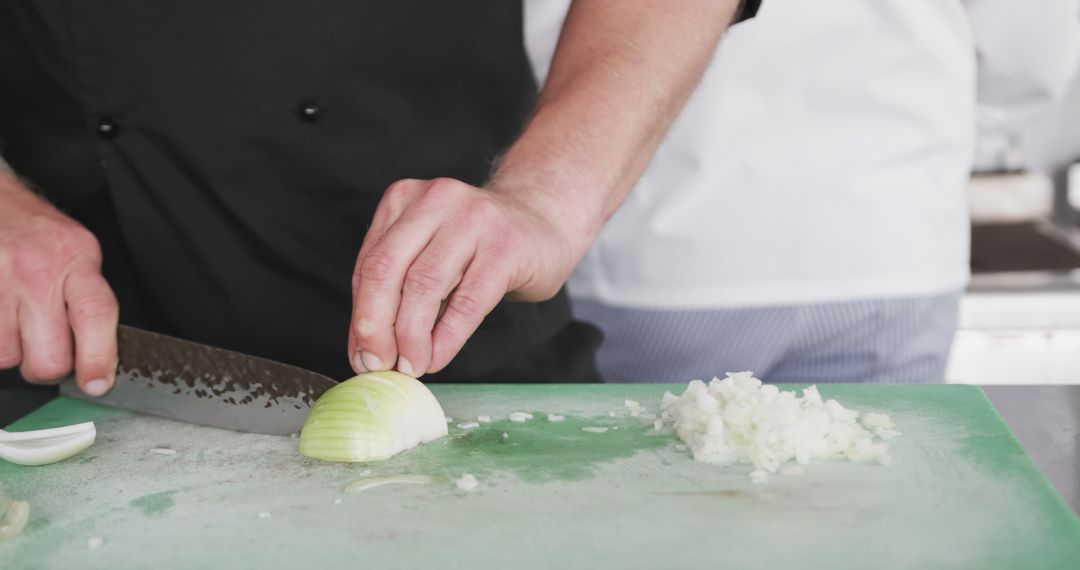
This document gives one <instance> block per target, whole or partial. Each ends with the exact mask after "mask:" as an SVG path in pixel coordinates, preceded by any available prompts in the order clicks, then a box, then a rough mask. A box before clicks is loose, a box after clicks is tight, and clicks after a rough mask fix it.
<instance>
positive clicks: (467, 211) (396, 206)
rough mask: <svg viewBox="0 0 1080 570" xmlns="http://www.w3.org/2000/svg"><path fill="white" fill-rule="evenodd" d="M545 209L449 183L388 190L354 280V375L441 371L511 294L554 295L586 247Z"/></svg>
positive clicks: (526, 297) (401, 184) (411, 183)
mask: <svg viewBox="0 0 1080 570" xmlns="http://www.w3.org/2000/svg"><path fill="white" fill-rule="evenodd" d="M540 209H541V208H537V207H536V206H534V205H530V204H528V203H526V202H524V201H522V200H521V199H519V198H517V197H514V196H511V195H507V194H500V193H498V192H495V191H492V190H488V189H482V188H477V187H475V186H471V185H469V184H466V183H464V182H459V181H457V180H453V179H448V178H439V179H435V180H399V181H398V182H395V183H394V184H393V185H391V186H390V187H389V188H388V189H387V191H386V193H385V194H384V196H383V198H382V201H381V202H380V203H379V207H378V209H377V210H376V211H375V217H374V219H373V221H372V225H371V228H370V229H369V230H368V233H367V235H366V236H365V238H364V242H363V245H362V247H361V248H360V254H359V255H358V257H357V260H356V269H355V271H354V273H353V315H352V326H351V328H350V334H349V354H350V361H351V362H352V365H353V368H354V369H355V370H356V371H357V372H363V371H371V370H389V369H393V368H396V369H397V370H399V371H400V372H402V373H405V374H408V375H410V376H415V377H419V376H421V375H423V374H426V373H430V372H437V371H439V370H441V369H442V368H443V367H445V366H446V365H447V364H448V363H449V362H450V360H451V359H452V358H453V357H454V355H456V354H457V353H458V351H459V350H461V347H462V345H464V344H465V341H466V340H467V339H468V338H469V337H470V336H471V335H472V333H473V332H474V331H475V330H476V328H477V326H479V324H480V322H481V321H482V320H483V319H484V317H485V316H486V315H487V314H488V313H489V312H491V310H492V309H493V308H494V307H495V305H496V304H498V303H499V301H501V300H502V299H503V297H504V296H506V295H507V294H510V295H511V296H512V297H513V298H514V299H517V300H522V301H541V300H545V299H549V298H551V297H552V296H553V295H555V293H557V292H558V291H559V288H560V287H561V286H562V284H563V282H564V281H565V280H566V278H567V277H568V276H569V275H570V272H571V271H572V270H573V266H574V264H575V263H576V262H577V260H578V258H579V257H580V252H581V251H583V249H584V247H585V245H584V244H578V245H576V246H575V244H571V243H569V241H570V240H569V239H568V236H566V235H565V232H564V231H562V230H561V229H560V228H559V227H557V224H556V223H555V222H556V220H552V219H549V218H548V217H545V215H542V214H541V213H540V212H539V211H538V210H540ZM444 300H445V308H443V306H444V305H443V303H444ZM440 312H441V316H440Z"/></svg>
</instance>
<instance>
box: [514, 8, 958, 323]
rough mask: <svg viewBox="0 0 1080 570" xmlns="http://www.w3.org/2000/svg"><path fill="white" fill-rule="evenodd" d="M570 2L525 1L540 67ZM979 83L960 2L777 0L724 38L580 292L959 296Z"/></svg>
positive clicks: (678, 303) (772, 299)
mask: <svg viewBox="0 0 1080 570" xmlns="http://www.w3.org/2000/svg"><path fill="white" fill-rule="evenodd" d="M560 4H561V5H563V6H561V7H560ZM564 5H565V3H564V2H553V1H552V0H529V1H527V2H526V8H527V10H526V30H527V44H528V47H529V50H530V55H531V57H532V58H533V60H534V66H535V68H536V71H537V73H538V75H539V76H540V77H541V78H542V77H544V76H545V75H546V71H547V67H548V61H549V59H550V55H551V52H552V49H553V45H554V43H555V37H556V34H557V30H558V26H559V24H560V23H561V18H562V13H561V11H560V10H561V8H564V7H565V6H564ZM975 80H976V70H975V56H974V48H973V40H972V34H971V31H970V28H969V22H968V18H967V16H966V14H965V12H964V9H963V5H962V3H961V2H960V1H959V0H859V1H856V0H845V1H841V0H821V1H813V2H810V1H806V0H767V1H766V2H764V3H763V5H762V7H761V10H760V11H759V13H758V15H757V17H756V18H754V19H751V20H749V21H747V22H744V23H742V24H738V25H736V26H734V27H732V28H731V29H730V30H729V31H728V32H727V34H726V36H725V38H724V40H723V41H722V43H721V46H720V48H719V50H718V52H717V54H716V57H715V60H714V61H713V62H712V64H711V66H710V67H709V69H708V71H707V73H706V75H705V77H704V79H703V81H702V83H701V85H700V86H699V87H698V89H697V90H696V92H695V93H694V94H693V96H692V97H691V99H690V101H689V103H688V104H687V106H686V108H685V110H684V111H683V112H682V114H681V115H680V116H679V118H678V120H677V121H676V122H675V124H674V126H673V128H672V130H671V132H670V133H669V134H668V136H667V137H666V139H665V141H664V142H663V144H662V145H661V147H660V148H659V150H658V151H657V154H656V156H655V158H654V159H653V161H652V163H651V165H650V167H649V169H648V171H647V172H646V173H645V175H644V177H643V178H642V179H641V181H640V183H639V184H638V186H637V188H636V189H635V190H634V191H633V192H632V193H631V195H630V196H629V197H628V198H627V200H626V202H625V203H624V204H623V206H622V207H621V209H620V210H619V211H618V212H617V213H616V214H615V216H614V217H613V218H612V219H611V221H610V222H609V223H608V225H607V226H606V227H605V229H604V231H603V232H602V233H601V235H600V236H599V238H598V239H597V241H596V243H595V244H594V245H593V247H592V249H591V250H590V251H589V252H588V254H587V255H586V256H585V258H584V260H583V261H582V263H581V264H580V266H579V267H578V269H577V270H576V272H575V273H574V275H573V277H572V278H571V280H570V282H569V284H568V285H569V288H570V292H571V294H572V295H574V296H575V297H577V298H584V299H590V300H597V301H601V302H605V303H608V304H612V305H624V306H632V307H648V308H675V309H677V308H712V307H716V308H723V307H744V306H775V305H793V304H813V303H822V302H830V301H840V300H852V299H859V298H895V297H912V296H927V295H935V294H939V293H943V292H949V291H956V290H960V289H962V288H963V287H964V286H965V284H966V282H967V279H968V269H967V267H968V218H967V208H966V201H965V194H964V187H965V184H966V181H967V179H968V175H969V172H970V168H971V162H972V154H973V146H974V140H973V139H974V131H975V128H974V125H975V112H974V108H975Z"/></svg>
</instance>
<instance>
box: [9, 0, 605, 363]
mask: <svg viewBox="0 0 1080 570" xmlns="http://www.w3.org/2000/svg"><path fill="white" fill-rule="evenodd" d="M535 91H536V87H535V85H534V82H533V79H532V74H531V71H530V68H529V65H528V62H527V59H526V56H525V53H524V48H523V40H522V22H521V5H520V2H515V1H509V0H468V1H461V2H447V1H445V0H395V1H394V2H384V1H349V0H319V1H302V2H301V1H295V0H230V1H227V2H220V1H215V0H185V1H183V2H180V1H165V2H147V1H145V0H95V1H82V0H5V1H4V2H0V155H2V156H3V157H5V159H6V160H7V162H8V163H9V164H10V165H11V166H12V168H13V169H14V170H15V171H16V172H17V173H19V174H20V175H22V176H23V177H24V178H25V179H27V180H28V181H29V182H30V183H31V184H32V185H33V186H34V187H36V188H37V189H38V190H39V191H40V192H41V193H43V194H44V195H45V196H47V197H48V198H49V199H51V200H52V201H53V203H55V204H56V205H57V206H58V207H59V208H61V209H62V210H64V211H66V212H68V213H69V214H70V215H71V216H73V217H74V218H75V219H76V220H78V221H79V222H81V223H83V224H85V225H86V226H87V227H88V228H89V229H90V230H92V231H93V232H94V234H95V235H97V236H98V239H99V240H100V242H101V245H102V248H103V250H104V268H103V271H104V273H105V276H106V278H107V279H108V280H109V282H110V284H111V285H112V286H113V288H114V290H115V291H116V294H117V296H118V298H119V300H120V306H121V320H122V321H123V322H126V323H129V324H133V325H137V326H142V327H146V328H150V329H154V330H158V331H161V332H165V333H169V334H173V335H178V336H181V337H185V338H190V339H193V340H197V341H201V342H205V343H210V344H214V345H218V346H223V347H227V348H231V349H234V350H239V351H243V352H248V353H252V354H257V355H261V356H264V357H268V358H273V359H276V360H281V361H284V362H289V363H292V364H296V365H299V366H303V367H306V368H309V369H313V370H318V371H321V372H323V373H326V374H328V375H331V376H334V377H338V378H343V377H346V376H348V375H351V373H350V370H349V368H348V362H347V359H346V351H345V349H346V333H347V330H348V324H349V318H350V313H351V303H352V300H351V291H350V277H351V274H352V269H353V265H354V262H355V257H356V254H357V251H358V250H359V247H360V243H361V241H362V240H363V237H364V233H365V232H366V230H367V228H368V225H369V224H370V221H371V218H372V215H373V213H374V211H375V207H376V205H377V204H378V202H379V199H380V196H381V195H382V192H383V191H384V189H385V188H386V187H387V186H388V185H389V184H390V183H391V182H393V181H395V180H397V179H400V178H405V177H413V178H432V177H438V176H449V177H454V178H458V179H460V180H463V181H466V182H468V183H471V184H477V185H478V184H481V183H483V182H484V180H485V178H486V177H487V175H488V174H489V170H490V167H491V163H492V160H493V159H494V158H495V157H496V155H497V153H499V152H500V150H502V149H505V148H506V147H507V146H508V145H509V144H510V143H511V142H512V139H513V138H514V136H515V134H516V133H518V131H519V130H520V129H521V127H522V124H523V121H524V119H525V117H526V114H527V113H528V111H529V109H530V106H531V104H532V102H533V99H534V95H535ZM598 343H599V333H598V332H597V331H595V329H592V328H590V327H584V326H583V325H580V324H575V323H572V321H571V319H570V314H569V309H568V304H567V301H566V298H565V296H564V294H562V293H560V294H559V295H558V296H557V297H556V298H555V299H553V300H551V301H548V302H544V303H533V304H525V303H502V304H501V305H499V306H498V307H497V308H496V309H495V310H494V311H493V312H492V313H491V314H490V315H489V316H488V317H487V319H485V320H484V322H483V324H482V325H481V327H480V329H479V330H478V331H477V333H476V334H475V335H474V337H473V338H472V339H471V340H470V341H469V342H468V344H466V346H465V348H464V349H463V350H462V352H461V354H460V355H459V356H458V357H457V358H456V359H454V361H453V362H452V363H451V364H450V366H448V367H447V369H446V370H445V371H444V372H443V373H441V374H439V375H435V376H434V378H433V379H440V378H441V379H456V380H511V381H512V380H584V379H590V378H594V377H595V376H596V373H595V370H594V369H593V366H592V361H593V359H592V355H593V351H594V348H595V346H596V345H597V344H598Z"/></svg>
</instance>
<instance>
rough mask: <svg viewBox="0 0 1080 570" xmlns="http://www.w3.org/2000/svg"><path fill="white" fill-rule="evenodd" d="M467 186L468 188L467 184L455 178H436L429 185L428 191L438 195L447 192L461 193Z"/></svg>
mask: <svg viewBox="0 0 1080 570" xmlns="http://www.w3.org/2000/svg"><path fill="white" fill-rule="evenodd" d="M465 186H467V184H465V183H464V182H462V181H460V180H455V179H453V178H435V179H433V180H432V181H431V183H430V184H429V185H428V191H429V192H431V193H438V194H444V193H447V192H459V191H461V190H462V189H463V188H464V187H465Z"/></svg>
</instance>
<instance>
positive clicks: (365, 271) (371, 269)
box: [360, 246, 395, 283]
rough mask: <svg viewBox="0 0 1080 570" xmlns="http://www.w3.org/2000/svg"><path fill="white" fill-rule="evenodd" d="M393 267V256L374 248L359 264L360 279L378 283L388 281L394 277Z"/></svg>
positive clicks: (382, 249)
mask: <svg viewBox="0 0 1080 570" xmlns="http://www.w3.org/2000/svg"><path fill="white" fill-rule="evenodd" d="M394 266H395V263H394V254H393V253H391V252H390V251H388V250H386V249H384V248H381V247H377V246H376V247H374V248H372V250H371V251H369V252H368V254H367V256H366V257H364V259H363V261H361V262H360V278H361V280H364V279H367V280H370V281H375V282H379V283H382V282H386V281H389V280H390V279H392V278H393V276H394Z"/></svg>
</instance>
